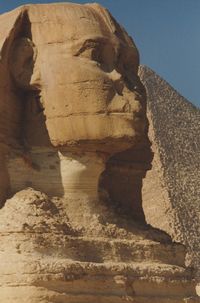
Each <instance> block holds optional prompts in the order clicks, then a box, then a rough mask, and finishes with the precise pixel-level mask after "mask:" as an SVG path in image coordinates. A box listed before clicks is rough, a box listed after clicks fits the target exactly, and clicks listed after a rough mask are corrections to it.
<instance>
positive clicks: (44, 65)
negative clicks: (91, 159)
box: [13, 4, 145, 152]
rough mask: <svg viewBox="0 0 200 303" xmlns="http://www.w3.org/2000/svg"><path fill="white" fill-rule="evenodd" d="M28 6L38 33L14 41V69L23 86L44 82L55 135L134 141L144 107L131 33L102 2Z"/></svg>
mask: <svg viewBox="0 0 200 303" xmlns="http://www.w3.org/2000/svg"><path fill="white" fill-rule="evenodd" d="M28 14H29V22H30V25H31V39H30V38H26V37H20V38H19V39H18V41H16V42H15V43H16V44H15V45H16V46H15V48H14V49H15V50H14V53H15V56H14V57H15V59H14V64H13V66H15V67H14V68H13V70H14V72H13V75H14V77H15V79H16V81H17V82H18V83H19V85H20V86H21V87H24V88H25V89H28V87H29V89H31V90H34V89H35V90H37V89H38V90H39V95H40V106H41V108H42V110H43V111H44V115H45V117H46V127H47V131H48V134H49V138H50V141H51V143H52V144H53V145H54V146H66V145H67V146H71V145H73V146H76V145H87V148H88V150H89V149H94V148H95V149H97V150H105V151H112V152H113V151H114V152H118V151H121V150H123V149H126V148H128V147H130V146H132V145H133V143H134V142H135V141H137V140H138V138H139V137H140V136H141V134H143V131H144V127H145V109H144V105H143V100H144V98H143V97H144V96H143V93H142V90H141V84H140V81H139V78H138V77H137V68H138V61H139V60H138V51H137V49H136V47H135V45H134V44H133V42H132V41H131V39H130V38H129V37H128V35H127V34H126V33H125V32H124V31H123V30H122V29H121V28H120V26H118V25H116V24H115V25H113V24H114V23H113V22H115V21H114V20H113V19H111V17H110V16H109V15H108V13H107V11H103V9H102V8H99V7H96V6H95V5H94V6H93V5H74V4H64V5H60V6H59V5H57V6H55V12H54V13H52V11H51V12H47V11H46V10H45V5H38V6H34V7H31V9H29V12H28ZM105 14H107V15H106V17H105ZM106 18H107V19H108V21H106ZM113 26H114V27H116V28H115V30H113ZM21 49H23V50H24V54H25V53H26V54H27V55H24V56H23V57H22V55H21V53H20V50H21ZM17 54H19V55H17ZM26 56H27V58H26ZM30 58H33V61H34V66H33V65H32V66H30V64H29V63H27V62H30V61H31V60H30ZM23 60H24V62H21V61H23ZM25 62H26V63H25ZM28 64H29V66H28ZM20 66H21V69H22V71H20ZM27 82H28V83H27ZM32 99H33V98H32ZM28 102H29V103H30V102H32V103H34V102H36V101H35V100H32V101H29V100H27V104H28ZM27 108H29V106H27ZM27 115H28V113H27Z"/></svg>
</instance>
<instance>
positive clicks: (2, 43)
mask: <svg viewBox="0 0 200 303" xmlns="http://www.w3.org/2000/svg"><path fill="white" fill-rule="evenodd" d="M0 28H3V29H4V30H3V32H2V31H1V32H0V62H1V64H2V65H3V66H4V67H5V66H6V69H7V71H9V72H10V75H11V77H12V78H13V80H14V82H15V83H16V85H17V86H19V87H21V88H26V87H28V85H29V82H30V79H31V76H32V72H33V65H34V54H35V48H34V45H33V42H32V41H31V30H30V21H29V17H28V9H27V8H26V7H25V8H21V9H18V10H14V11H12V12H11V13H8V14H4V15H2V16H0Z"/></svg>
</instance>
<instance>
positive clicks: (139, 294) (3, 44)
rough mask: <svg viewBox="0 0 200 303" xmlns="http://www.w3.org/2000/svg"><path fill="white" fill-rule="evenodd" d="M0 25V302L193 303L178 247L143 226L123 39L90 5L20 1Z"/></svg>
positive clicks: (145, 158)
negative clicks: (24, 2) (44, 3)
mask: <svg viewBox="0 0 200 303" xmlns="http://www.w3.org/2000/svg"><path fill="white" fill-rule="evenodd" d="M0 25H1V30H0V70H1V73H0V108H1V115H0V132H1V136H0V160H1V162H0V165H1V173H0V185H1V190H0V202H1V209H0V241H1V250H0V302H2V303H8V302H9V303H14V302H15V303H17V302H20V303H21V302H22V303H23V302H24V303H25V302H26V303H27V302H28V303H39V302H40V303H50V302H54V303H58V302H59V303H64V302H67V303H72V302H73V303H81V302H82V303H84V302H87V303H89V302H106V303H107V302H113V303H114V302H119V303H121V302H127V301H129V302H138V303H152V302H155V303H156V302H159V303H166V302H169V303H180V302H188V303H193V302H199V300H198V297H197V295H196V291H195V286H196V280H195V276H194V272H193V268H192V267H191V266H190V265H191V264H192V263H191V264H189V263H188V264H185V256H186V249H185V247H184V246H183V245H182V244H180V243H175V242H173V241H172V240H171V238H170V236H169V235H167V234H166V233H165V232H163V231H160V230H158V229H155V228H153V227H151V226H150V225H147V224H146V220H147V221H150V220H149V218H151V213H150V211H149V210H148V206H149V205H148V203H147V204H145V203H146V202H147V200H146V199H149V203H152V196H151V191H152V189H150V188H149V187H148V186H149V185H148V184H151V183H148V182H150V181H151V177H150V178H149V176H150V175H149V174H150V173H149V172H148V171H149V170H150V172H151V168H152V171H153V169H154V164H153V162H152V161H154V160H153V152H152V150H151V142H150V140H149V137H148V121H147V117H146V93H145V89H144V86H143V84H142V83H141V81H140V78H139V76H138V67H139V55H138V51H137V48H136V46H135V44H134V42H133V41H132V39H131V38H130V37H129V36H128V35H127V33H126V32H125V30H124V29H123V28H121V26H120V25H119V24H118V23H117V22H116V21H115V20H114V19H113V17H112V16H111V15H110V14H109V12H108V11H107V10H105V9H104V8H102V7H101V6H99V5H97V4H86V5H78V4H70V3H64V4H63V3H62V4H51V5H27V6H23V7H20V8H18V9H16V10H14V11H12V12H10V13H7V14H4V15H2V16H0ZM144 78H145V77H142V79H143V80H144ZM149 129H151V127H150V128H149ZM150 139H151V135H150ZM153 151H154V150H153ZM133 159H134V161H133ZM155 159H156V158H155ZM152 165H153V167H152ZM159 176H160V175H158V176H156V177H155V180H157V179H158V177H159ZM146 178H147V179H146ZM149 179H150V181H148V180H149ZM133 180H134V182H132V181H133ZM143 180H145V182H146V183H145V182H144V186H143ZM146 180H147V181H146ZM160 180H161V181H160V182H162V179H160ZM148 191H150V192H149V196H148ZM144 193H147V195H146V194H144ZM152 195H153V193H152ZM143 196H144V199H145V200H144V199H143ZM152 205H153V203H152ZM185 207H186V205H185ZM158 211H160V210H159V208H158ZM188 211H189V210H188ZM161 214H162V211H161ZM145 216H146V219H145ZM154 218H155V217H153V219H152V222H150V223H151V224H152V225H154V226H156V227H157V228H159V229H163V230H164V231H166V232H168V233H169V234H170V235H172V237H173V240H176V239H175V238H174V234H172V233H171V232H170V231H169V230H168V229H167V228H162V226H159V225H156V224H154V221H155V220H154ZM170 219H171V218H170ZM162 220H163V219H162ZM164 220H165V221H164V222H168V216H167V214H166V217H165V218H164ZM170 222H171V221H170ZM166 224H169V225H170V224H171V223H166ZM175 225H176V224H175ZM177 230H178V229H177ZM179 234H180V233H179ZM177 240H179V239H177ZM184 243H185V244H186V245H187V242H184Z"/></svg>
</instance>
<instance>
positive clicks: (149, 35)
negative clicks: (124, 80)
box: [0, 0, 200, 106]
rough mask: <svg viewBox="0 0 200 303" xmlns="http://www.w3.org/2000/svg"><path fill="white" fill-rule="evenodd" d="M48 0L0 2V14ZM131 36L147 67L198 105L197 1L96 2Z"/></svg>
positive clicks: (199, 31) (199, 45)
mask: <svg viewBox="0 0 200 303" xmlns="http://www.w3.org/2000/svg"><path fill="white" fill-rule="evenodd" d="M30 2H31V3H50V2H66V1H51V0H29V1H26V0H0V13H3V12H5V11H8V10H10V9H13V8H15V7H17V6H19V5H22V4H25V3H30ZM68 2H76V3H87V2H99V3H100V4H102V5H103V6H105V7H107V8H108V9H109V10H110V12H111V13H112V14H113V15H114V17H115V18H116V19H117V20H118V21H119V22H120V23H121V24H122V25H123V26H124V27H125V28H126V30H127V31H128V33H129V34H130V35H131V36H132V37H133V39H134V41H135V43H136V45H137V47H138V49H139V51H140V56H141V63H142V64H146V65H148V66H149V67H151V68H152V69H153V70H155V71H156V72H157V73H158V74H159V75H161V76H162V77H163V78H164V79H166V80H167V81H168V82H169V83H170V84H171V85H172V86H173V87H174V88H175V89H177V90H178V91H179V92H180V93H181V94H182V95H183V96H184V97H186V98H187V99H188V100H190V101H191V102H192V103H194V104H196V105H198V106H200V92H199V87H200V58H199V57H200V0H96V1H90V0H88V1H84V0H76V1H68Z"/></svg>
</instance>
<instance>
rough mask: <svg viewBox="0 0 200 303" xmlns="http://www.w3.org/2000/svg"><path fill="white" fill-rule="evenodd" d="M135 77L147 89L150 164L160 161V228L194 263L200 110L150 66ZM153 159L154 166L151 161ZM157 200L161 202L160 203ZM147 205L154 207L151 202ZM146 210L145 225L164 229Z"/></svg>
mask: <svg viewBox="0 0 200 303" xmlns="http://www.w3.org/2000/svg"><path fill="white" fill-rule="evenodd" d="M140 78H141V80H142V82H143V84H144V86H145V88H146V93H147V107H148V118H149V137H150V140H151V142H152V149H153V150H154V157H155V158H156V159H155V162H156V161H157V164H158V162H160V164H159V165H158V166H160V167H159V169H158V167H157V173H160V176H159V177H160V179H162V180H160V185H159V186H160V187H162V189H161V191H162V193H161V195H160V199H161V200H162V198H163V201H160V204H159V206H158V205H157V206H158V208H157V211H156V213H157V214H158V215H159V207H160V208H162V207H163V213H165V217H166V218H167V217H168V222H170V221H171V224H169V225H170V226H168V227H166V226H165V227H164V230H166V231H167V232H169V231H170V232H169V233H170V234H171V235H172V236H173V237H174V238H175V239H176V240H178V241H180V242H182V243H185V244H186V246H187V247H188V249H189V251H190V252H192V255H193V262H194V263H197V264H198V262H199V261H198V260H199V256H198V251H200V244H199V231H200V201H199V199H200V198H199V197H200V135H199V134H200V110H199V109H198V108H196V107H195V106H194V105H192V104H191V103H190V102H189V101H187V100H186V99H185V98H184V97H182V96H181V95H180V94H179V93H178V92H177V91H176V90H175V89H173V88H172V87H171V86H170V85H169V84H168V83H167V82H166V81H165V80H163V79H162V78H161V77H159V76H158V75H157V74H156V73H155V72H154V71H152V70H151V69H150V68H148V67H146V66H141V67H140ZM155 162H153V166H154V165H156V163H155ZM152 170H153V168H152ZM155 174H156V170H155ZM150 177H152V176H149V177H148V174H147V177H146V179H145V182H146V184H147V183H148V180H149V178H150ZM155 178H156V175H155ZM145 182H144V183H145ZM155 183H156V182H155ZM157 186H158V184H157ZM143 191H144V192H143V193H144V198H145V197H146V198H147V196H145V191H147V187H146V189H145V184H144V189H143ZM161 196H162V197H161ZM164 196H165V198H164ZM152 198H153V197H151V202H152V201H153V199H152ZM147 200H148V199H146V202H145V201H144V211H145V205H147V204H148V203H150V201H147ZM164 200H165V201H164ZM167 200H168V201H167ZM154 201H155V200H154ZM162 204H163V205H164V204H165V207H164V206H163V205H162ZM148 207H149V208H148ZM164 208H165V209H164ZM151 209H153V208H152V205H151ZM150 212H151V210H150V206H147V208H146V211H145V215H146V217H147V218H149V223H151V224H152V225H154V226H156V227H158V228H161V229H163V226H162V223H163V222H162V220H159V221H158V220H157V219H158V218H157V215H156V213H155V211H154V215H153V214H150ZM161 212H162V211H161ZM197 264H196V266H197V267H198V265H197Z"/></svg>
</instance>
